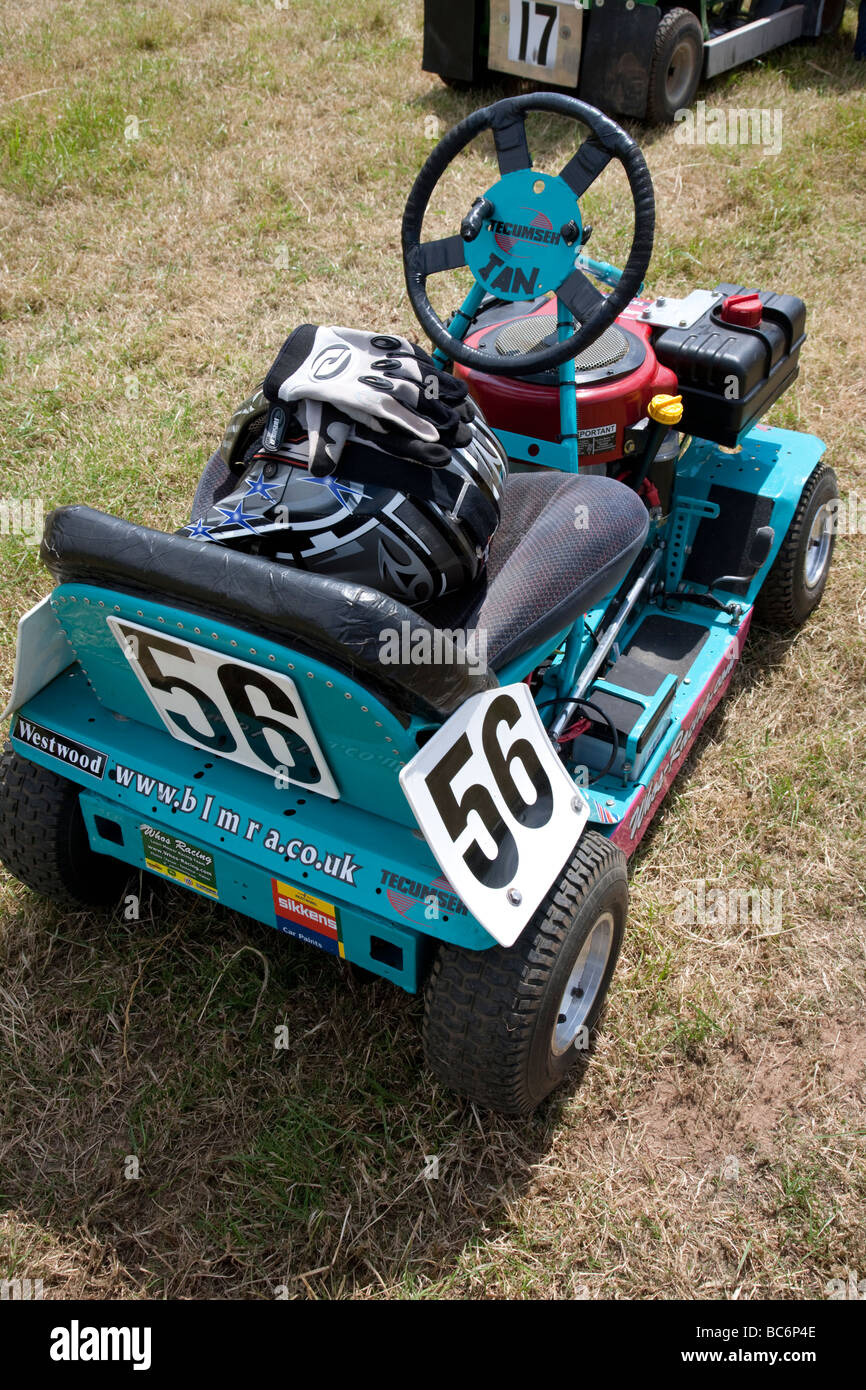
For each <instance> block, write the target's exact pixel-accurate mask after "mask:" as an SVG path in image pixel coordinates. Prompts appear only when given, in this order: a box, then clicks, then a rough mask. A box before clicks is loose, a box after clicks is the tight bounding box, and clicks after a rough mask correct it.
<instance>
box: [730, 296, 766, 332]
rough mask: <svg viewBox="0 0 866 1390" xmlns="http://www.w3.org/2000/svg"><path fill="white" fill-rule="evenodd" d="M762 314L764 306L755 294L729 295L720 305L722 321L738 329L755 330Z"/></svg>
mask: <svg viewBox="0 0 866 1390" xmlns="http://www.w3.org/2000/svg"><path fill="white" fill-rule="evenodd" d="M763 313H764V306H763V304H762V303H761V300H760V297H759V296H758V295H757V294H729V295H728V297H727V299H726V300H725V301H724V303H723V304H722V318H723V320H724V321H725V323H735V324H736V325H737V327H738V328H757V327H758V326H759V324H760V322H761V318H762V316H763Z"/></svg>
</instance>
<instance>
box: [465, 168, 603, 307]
mask: <svg viewBox="0 0 866 1390" xmlns="http://www.w3.org/2000/svg"><path fill="white" fill-rule="evenodd" d="M484 197H485V199H486V201H487V202H488V203H490V204H491V206H492V208H493V212H492V214H491V216H490V217H488V218H487V220H486V221H485V222H484V223H483V224H482V228H481V231H480V232H479V234H478V236H477V237H475V238H474V239H473V240H472V241H468V242H466V243H465V256H466V264H467V265H468V267H469V269H470V270H471V271H472V274H473V275H474V277H475V279H476V281H477V282H478V284H479V285H480V286H481V287H482V289H484V290H486V291H487V293H488V294H492V295H495V296H496V298H497V299H507V300H511V301H516V300H520V299H534V298H535V297H536V296H537V295H539V294H543V293H545V291H547V290H557V289H559V286H560V285H561V284H562V283H563V281H565V280H567V278H568V276H569V275H570V274H571V272H572V271H573V270H574V248H575V244H579V242H580V235H581V230H582V223H581V219H580V208H579V207H578V202H577V199H576V198H575V196H574V193H573V192H572V190H571V189H570V188H569V186H568V184H567V183H566V182H565V180H564V179H561V178H559V177H558V176H557V175H550V174H536V173H535V172H534V171H533V170H532V169H518V170H516V171H515V172H514V173H513V174H506V175H505V176H504V177H503V178H501V179H499V181H498V182H497V183H495V184H493V186H492V187H491V188H488V190H487V192H486V193H485V195H484ZM570 222H571V223H574V224H575V228H574V229H573V230H572V229H570V230H569V234H568V235H569V240H568V241H566V238H565V236H563V233H562V228H563V227H566V226H568V224H569V223H570ZM575 231H576V235H575Z"/></svg>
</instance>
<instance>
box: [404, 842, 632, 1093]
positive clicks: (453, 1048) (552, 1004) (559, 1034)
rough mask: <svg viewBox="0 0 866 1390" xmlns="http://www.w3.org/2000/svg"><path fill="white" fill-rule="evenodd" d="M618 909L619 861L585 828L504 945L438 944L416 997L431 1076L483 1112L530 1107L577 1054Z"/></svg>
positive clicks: (593, 1010)
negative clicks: (511, 940) (484, 1109)
mask: <svg viewBox="0 0 866 1390" xmlns="http://www.w3.org/2000/svg"><path fill="white" fill-rule="evenodd" d="M627 910H628V881H627V877H626V861H625V856H624V854H623V853H622V851H621V850H619V849H617V848H616V847H615V846H614V845H612V844H611V843H610V841H609V840H606V839H605V838H604V836H603V835H598V834H596V832H595V831H589V832H588V833H586V834H585V835H584V836H583V838H582V839H581V841H580V843H579V844H578V846H577V848H576V850H575V852H574V855H573V857H572V859H571V861H570V863H569V864H568V865H567V866H566V868H565V870H564V871H563V873H562V876H561V878H560V879H559V881H558V882H557V883H555V884H554V885H553V887H552V888H551V890H550V892H549V893H548V895H547V897H546V898H545V899H544V901H543V902H542V903H541V905H540V907H539V908H538V910H537V912H536V913H535V915H534V916H533V917H532V918H531V920H530V921H529V922H528V923H527V925H526V927H525V928H524V930H523V933H522V934H521V936H520V937H519V938H518V940H517V941H516V942H515V944H514V945H513V946H510V947H504V946H498V945H497V946H492V947H491V948H490V949H489V950H486V951H467V950H464V949H462V948H460V947H457V946H448V945H442V946H440V947H439V949H438V952H437V955H436V958H435V960H434V963H433V967H432V970H431V972H430V976H429V979H428V981H427V986H426V989H425V995H424V1025H423V1039H424V1054H425V1057H426V1060H427V1064H428V1066H429V1067H430V1069H431V1071H433V1072H434V1074H435V1075H436V1076H437V1078H438V1079H439V1080H440V1081H442V1082H443V1083H444V1084H445V1085H446V1086H449V1087H451V1088H452V1089H453V1090H455V1091H459V1092H460V1093H461V1094H463V1095H466V1096H468V1097H469V1098H470V1099H472V1100H475V1101H478V1102H479V1103H480V1104H481V1105H484V1106H487V1107H488V1108H489V1109H491V1110H498V1111H500V1112H502V1113H503V1114H511V1115H526V1114H528V1113H529V1112H530V1111H532V1110H534V1109H535V1107H536V1106H537V1105H538V1104H539V1103H540V1102H541V1101H542V1100H543V1099H544V1097H545V1096H546V1095H548V1094H549V1093H550V1092H551V1091H552V1090H553V1089H554V1087H556V1086H558V1085H559V1083H560V1082H561V1081H562V1080H563V1079H564V1078H565V1076H566V1075H567V1074H568V1072H569V1071H570V1070H571V1068H572V1067H573V1066H574V1065H575V1063H577V1062H578V1061H579V1060H580V1058H581V1057H585V1055H586V1052H585V1042H586V1039H587V1038H588V1035H589V1034H590V1033H591V1032H592V1029H593V1028H594V1026H595V1024H596V1023H597V1021H598V1018H599V1015H600V1014H601V1010H602V1008H603V1006H604V1001H605V997H606V995H607V991H608V987H609V985H610V981H611V977H612V975H613V972H614V969H615V967H616V962H617V957H618V955H619V950H620V945H621V944H622V937H623V932H624V929H625V920H626V913H627Z"/></svg>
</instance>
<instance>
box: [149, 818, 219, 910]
mask: <svg viewBox="0 0 866 1390" xmlns="http://www.w3.org/2000/svg"><path fill="white" fill-rule="evenodd" d="M141 843H142V847H143V849H144V862H145V864H146V865H147V867H148V868H149V869H150V871H151V873H154V874H161V875H162V876H163V878H170V879H173V880H174V882H175V883H182V884H183V885H184V886H185V887H186V888H195V889H197V891H198V892H199V893H206V894H207V895H208V897H209V898H218V897H219V893H218V891H217V881H216V868H215V865H214V857H213V855H212V854H211V853H210V852H209V851H208V850H206V849H199V847H198V845H191V844H190V843H189V841H188V840H182V839H181V838H180V837H179V836H178V835H170V834H169V833H168V832H167V831H165V830H160V829H159V828H158V827H157V826H155V825H143V826H142V827H141Z"/></svg>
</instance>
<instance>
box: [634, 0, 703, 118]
mask: <svg viewBox="0 0 866 1390" xmlns="http://www.w3.org/2000/svg"><path fill="white" fill-rule="evenodd" d="M703 64H704V34H703V30H702V29H701V26H700V23H699V21H698V20H697V19H696V18H695V16H694V15H693V14H692V12H691V10H683V9H675V10H668V12H667V14H663V15H662V17H661V19H660V20H659V26H658V28H657V29H656V34H655V39H654V40H653V51H652V57H651V59H650V73H649V89H648V91H647V104H646V119H647V120H648V121H650V122H651V123H652V124H653V125H664V124H667V123H669V122H671V121H672V120H673V118H674V116H675V115H676V113H677V111H680V110H683V109H684V108H685V107H687V106H691V104H692V102H693V101H694V99H695V93H696V92H697V90H698V83H699V82H700V80H701V70H702V68H703Z"/></svg>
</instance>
